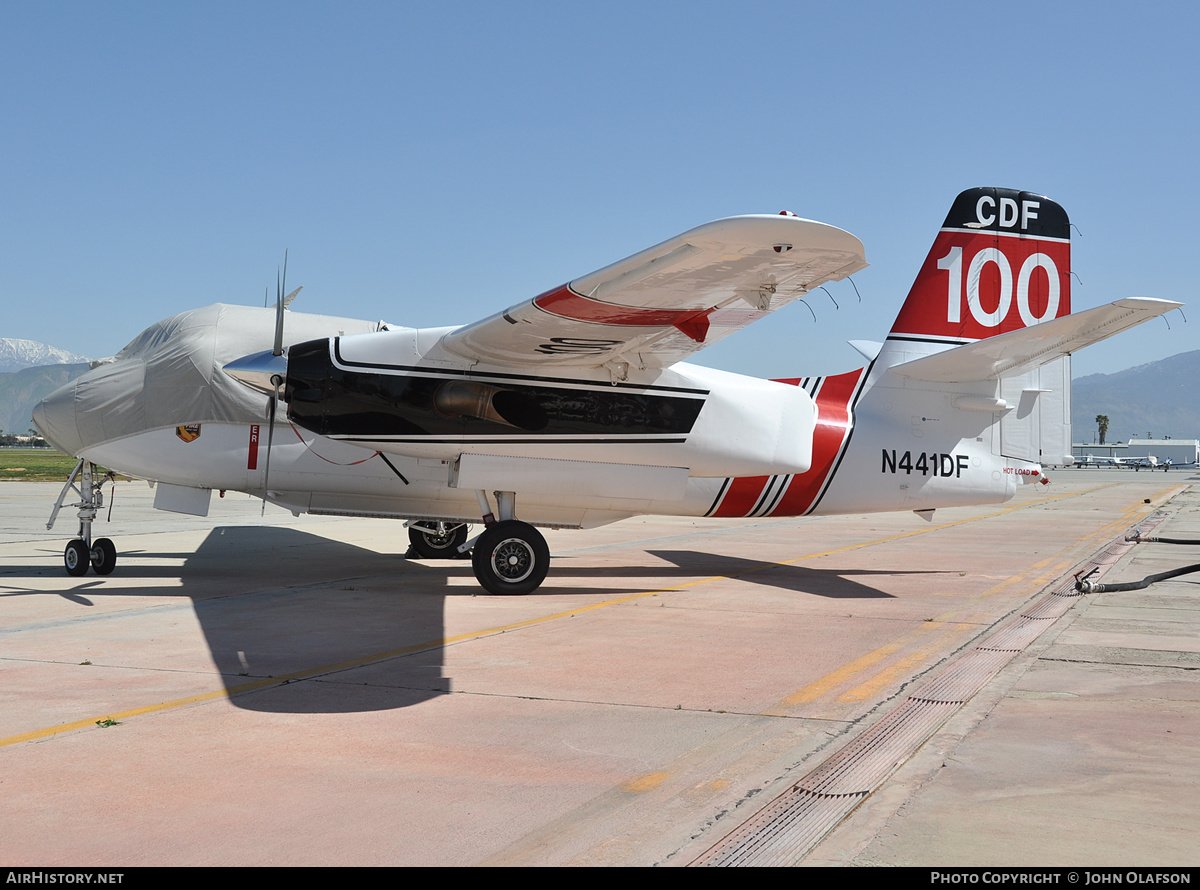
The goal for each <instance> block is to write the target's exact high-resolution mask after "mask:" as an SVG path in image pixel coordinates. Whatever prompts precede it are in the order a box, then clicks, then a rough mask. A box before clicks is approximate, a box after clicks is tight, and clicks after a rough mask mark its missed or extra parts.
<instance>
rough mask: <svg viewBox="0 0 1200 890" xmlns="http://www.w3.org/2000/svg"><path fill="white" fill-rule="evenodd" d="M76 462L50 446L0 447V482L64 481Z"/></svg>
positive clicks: (76, 460)
mask: <svg viewBox="0 0 1200 890" xmlns="http://www.w3.org/2000/svg"><path fill="white" fill-rule="evenodd" d="M78 462H79V461H78V459H77V458H74V457H71V456H70V455H69V454H63V453H62V452H61V451H55V450H54V449H52V448H0V482H3V481H5V480H9V479H11V480H15V481H17V482H60V483H61V482H66V481H67V477H68V476H70V475H71V471H72V470H73V469H75V464H76V463H78Z"/></svg>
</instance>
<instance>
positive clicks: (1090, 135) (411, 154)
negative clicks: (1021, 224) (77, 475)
mask: <svg viewBox="0 0 1200 890" xmlns="http://www.w3.org/2000/svg"><path fill="white" fill-rule="evenodd" d="M1196 9H1197V8H1196V7H1194V6H1192V5H1185V4H1159V5H1156V6H1152V7H1146V8H1138V9H1135V7H1133V6H1130V5H1128V4H1121V5H1117V4H1103V3H1080V4H1033V3H1008V4H972V3H962V2H957V3H945V4H941V3H937V4H915V5H907V4H904V5H902V4H860V3H839V4H818V5H806V4H802V3H740V4H736V5H735V4H729V3H724V4H716V3H703V2H693V3H649V4H646V3H640V4H635V3H612V2H610V3H604V4H587V5H585V4H571V3H521V2H510V3H505V4H500V3H440V4H415V3H414V4H405V3H340V4H337V5H334V4H332V3H303V2H289V3H249V4H247V3H236V4H232V3H228V4H227V3H205V4H193V5H184V4H172V3H145V4H140V3H139V4H131V3H104V4H97V3H16V2H13V3H7V4H3V5H2V6H0V77H2V82H3V84H4V89H3V90H2V91H0V112H2V117H0V120H3V130H4V135H3V138H0V170H2V171H3V172H2V174H0V237H2V238H3V244H2V245H0V312H2V315H0V336H7V337H24V338H28V339H33V340H41V341H44V342H48V343H52V344H54V345H56V346H61V347H63V348H67V349H71V350H74V351H77V352H82V353H85V354H89V355H93V356H100V355H108V354H111V353H113V352H115V351H116V350H117V349H119V348H120V347H121V346H123V345H124V344H125V343H126V342H127V341H129V340H130V339H132V338H133V336H134V335H135V334H136V333H138V332H139V331H140V330H142V329H143V328H145V327H146V326H147V325H149V324H150V323H152V322H154V321H156V320H158V319H160V318H163V317H165V316H168V315H171V314H174V313H176V312H180V311H183V310H185V309H189V308H192V307H195V306H201V305H206V304H208V303H213V302H229V303H243V304H250V305H261V304H262V298H263V291H264V288H267V287H269V288H270V289H271V292H272V294H273V293H274V286H275V272H276V267H277V265H278V264H279V262H280V261H281V258H282V255H283V251H284V249H285V248H287V249H289V251H290V264H289V276H288V279H289V284H291V285H300V284H302V285H304V286H305V290H304V293H303V294H302V295H301V298H300V301H299V302H298V303H297V304H296V307H295V308H296V309H297V310H301V311H309V312H321V313H325V314H333V315H346V316H351V317H358V318H370V319H379V318H383V319H387V320H388V321H390V322H393V323H396V324H406V325H412V326H432V325H443V324H454V323H465V322H470V321H473V320H476V319H478V318H481V317H484V316H486V315H489V314H491V313H492V312H494V311H496V310H498V309H501V308H504V307H506V306H508V305H510V304H512V303H515V302H518V301H520V300H523V299H526V298H528V297H531V296H533V295H535V294H537V293H540V292H541V291H543V290H546V289H548V288H550V287H553V286H555V285H558V284H561V283H562V282H564V281H567V280H569V279H572V278H576V277H579V276H580V275H582V274H585V273H587V272H589V271H591V270H593V269H596V268H598V267H600V266H603V265H606V264H607V263H609V262H612V261H614V260H617V259H620V258H621V257H623V256H626V255H628V254H630V253H633V252H635V251H637V250H640V249H641V248H643V247H647V246H649V245H651V244H654V243H656V242H658V241H661V240H664V239H665V238H668V237H670V236H672V235H675V234H677V233H679V232H682V231H684V230H686V229H689V228H691V227H692V226H695V225H698V224H700V223H702V222H705V221H707V220H710V219H715V218H718V217H722V216H729V215H733V214H738V213H762V212H765V213H774V212H777V211H779V210H781V209H785V208H786V209H789V210H792V211H794V212H796V213H798V214H800V215H801V216H806V217H809V218H812V219H818V220H821V221H824V222H829V223H833V224H835V225H838V226H841V227H843V228H845V229H848V230H849V231H851V232H853V233H855V234H856V235H858V236H859V237H860V238H861V239H862V240H863V242H864V243H865V245H866V249H867V258H868V260H869V261H870V262H871V263H872V266H871V268H869V269H867V270H866V271H864V272H862V273H860V274H859V275H857V276H855V281H856V283H857V285H858V289H859V291H860V292H861V294H862V301H861V303H860V302H859V301H858V299H857V298H856V297H855V295H854V292H853V290H852V289H851V288H850V287H849V286H848V285H847V284H844V283H843V284H839V285H835V286H834V287H832V288H831V290H832V291H833V294H834V296H835V297H836V299H837V302H838V303H839V304H840V308H839V309H835V308H834V305H833V303H832V302H831V301H830V300H829V299H828V298H826V297H825V296H824V295H823V294H821V295H818V296H817V297H816V298H815V299H813V300H812V301H811V303H812V306H813V309H814V310H815V312H816V315H817V320H816V322H814V321H813V318H812V316H811V315H810V314H809V312H808V311H807V310H806V309H805V308H804V307H803V306H802V305H800V304H795V305H793V306H792V307H789V308H788V309H786V310H784V311H783V312H782V313H780V314H779V315H776V316H774V317H773V320H772V321H769V322H766V323H763V324H760V325H758V326H752V327H751V328H750V329H748V330H746V331H744V332H741V333H740V334H738V335H735V336H734V337H731V338H729V339H728V340H726V341H725V342H723V343H721V344H718V345H716V346H714V347H712V348H711V349H709V350H705V351H704V352H702V353H700V355H699V357H698V360H699V361H700V362H701V363H702V364H709V365H712V366H714V367H721V368H725V369H728V370H733V371H741V372H743V373H748V374H756V375H761V376H794V375H799V374H809V373H829V372H837V371H844V370H849V369H851V368H853V367H856V366H857V364H858V361H857V358H858V357H857V354H856V353H855V352H853V350H851V349H850V348H849V347H848V346H846V345H845V342H844V341H845V340H847V339H855V338H864V339H881V338H882V337H883V335H884V334H885V333H886V331H887V328H888V327H889V326H890V323H891V320H892V318H893V317H894V316H895V314H896V312H897V310H898V309H899V306H900V303H901V301H902V300H903V297H904V295H905V293H906V292H907V290H908V287H909V285H910V284H911V282H912V279H913V276H914V275H915V274H916V271H917V269H918V267H919V266H920V263H921V261H922V260H923V259H924V256H925V254H926V252H927V251H928V249H929V246H930V244H931V242H932V239H933V236H934V234H935V232H936V229H937V227H938V225H939V224H940V223H941V221H942V219H943V217H944V216H945V213H946V211H947V209H948V208H949V206H950V202H951V200H952V199H953V197H954V196H955V195H956V194H957V193H958V192H959V191H961V190H962V189H964V188H968V187H971V186H977V185H992V186H1004V187H1012V188H1021V189H1028V190H1032V191H1037V192H1041V193H1042V194H1045V195H1048V196H1049V197H1051V198H1053V199H1055V200H1057V201H1058V202H1059V203H1060V204H1062V205H1063V206H1064V207H1065V208H1066V210H1067V212H1068V213H1069V214H1070V216H1071V219H1072V221H1073V222H1074V223H1075V224H1076V226H1077V227H1078V229H1079V231H1080V233H1081V236H1079V237H1077V238H1076V240H1075V242H1074V247H1073V263H1072V265H1073V267H1074V270H1075V272H1076V273H1077V275H1078V280H1077V282H1076V285H1075V288H1074V292H1073V304H1074V307H1075V308H1076V309H1083V308H1088V307H1090V306H1095V305H1099V304H1101V303H1105V302H1109V301H1111V300H1115V299H1119V298H1121V297H1124V296H1132V295H1144V296H1158V297H1167V298H1171V299H1178V300H1182V301H1183V302H1185V303H1187V302H1190V301H1191V299H1192V291H1193V289H1194V286H1193V274H1192V272H1191V269H1190V264H1191V263H1192V262H1193V261H1194V255H1195V249H1196V245H1197V244H1198V243H1200V223H1197V220H1196V205H1197V200H1196V199H1197V197H1198V195H1200V188H1198V185H1200V182H1198V173H1197V167H1198V161H1197V158H1198V156H1200V144H1198V142H1200V140H1198V139H1197V113H1196V112H1197V107H1200V103H1198V99H1200V95H1198V93H1200V76H1198V75H1200V63H1198V62H1197V54H1196V53H1195V51H1194V46H1193V44H1194V41H1195V38H1196V35H1197V33H1198V32H1200V29H1198V27H1197V26H1198V25H1200V12H1197V11H1196ZM1186 312H1188V310H1187V309H1185V313H1186ZM1190 317H1192V321H1191V322H1189V323H1185V322H1184V319H1183V318H1182V317H1181V316H1180V315H1179V313H1173V314H1172V315H1171V316H1170V328H1169V329H1168V327H1167V324H1166V323H1164V322H1163V321H1156V322H1152V323H1151V324H1149V325H1146V326H1144V327H1143V328H1142V329H1139V330H1138V331H1136V332H1132V333H1128V334H1125V335H1122V336H1120V337H1119V338H1116V339H1114V340H1112V341H1109V342H1108V343H1105V344H1100V345H1098V346H1095V347H1091V348H1090V349H1088V350H1085V351H1083V352H1081V353H1080V354H1078V355H1077V356H1076V359H1075V372H1076V374H1077V375H1080V374H1084V373H1091V372H1096V371H1115V370H1120V369H1123V368H1126V367H1129V366H1131V365H1136V364H1141V363H1144V362H1148V361H1153V360H1156V359H1159V358H1163V357H1166V356H1168V355H1173V354H1175V353H1178V352H1184V351H1187V350H1192V349H1198V348H1200V306H1198V307H1196V308H1195V309H1194V310H1192V312H1191V314H1190Z"/></svg>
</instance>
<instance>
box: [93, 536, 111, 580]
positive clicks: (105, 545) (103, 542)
mask: <svg viewBox="0 0 1200 890" xmlns="http://www.w3.org/2000/svg"><path fill="white" fill-rule="evenodd" d="M90 555H91V558H92V571H93V572H95V573H96V574H97V575H111V574H112V571H113V569H115V568H116V567H117V547H116V545H115V544H113V542H112V541H110V540H109V539H108V538H100V539H99V540H96V541H93V542H92V552H91V554H90Z"/></svg>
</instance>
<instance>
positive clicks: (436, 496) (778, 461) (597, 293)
mask: <svg viewBox="0 0 1200 890" xmlns="http://www.w3.org/2000/svg"><path fill="white" fill-rule="evenodd" d="M1069 228H1070V224H1069V222H1068V219H1067V215H1066V213H1065V212H1064V211H1063V209H1062V208H1061V207H1060V206H1059V205H1058V204H1056V203H1054V202H1053V201H1051V200H1049V199H1048V198H1044V197H1042V196H1040V195H1036V194H1032V193H1030V192H1021V191H1015V190H1012V189H999V188H978V189H971V190H969V191H965V192H963V193H962V194H961V195H959V196H958V197H957V198H956V199H955V201H954V204H953V206H952V207H951V208H950V213H949V214H948V215H947V217H946V221H945V223H944V224H943V225H942V228H941V230H940V231H939V232H938V234H937V237H936V238H935V239H934V242H933V248H932V249H931V250H930V252H929V255H928V256H927V257H926V259H925V263H924V264H923V265H922V267H921V270H920V272H919V273H918V274H917V279H916V282H915V283H914V284H913V287H912V290H911V291H910V292H909V294H908V297H907V299H906V300H905V301H904V304H903V305H902V306H901V308H900V313H899V315H898V316H897V318H896V322H895V324H893V325H892V329H891V331H890V332H889V333H888V335H887V337H886V339H885V340H884V341H883V342H882V343H872V342H859V341H856V342H855V343H854V344H852V345H854V346H855V348H856V349H857V350H858V351H859V352H860V353H862V354H863V356H864V358H865V364H864V366H863V367H861V368H859V369H858V370H856V371H851V372H850V373H846V374H836V375H834V376H829V377H795V378H789V379H786V380H758V379H754V378H750V377H744V376H740V375H737V374H729V373H724V372H721V371H714V370H710V369H708V368H702V367H697V366H695V365H689V364H686V363H685V360H686V359H687V358H689V357H690V356H691V355H692V354H694V353H696V352H698V351H699V350H700V349H703V348H704V347H705V346H706V345H708V344H710V343H713V342H715V341H717V340H719V339H721V338H722V337H725V336H727V335H728V334H731V333H733V332H734V331H736V330H738V329H740V328H743V327H745V326H746V325H748V324H750V323H751V322H754V321H757V320H759V319H761V318H764V317H766V316H768V315H771V314H772V313H774V312H776V311H777V310H779V309H782V308H783V307H784V306H787V305H788V304H789V303H791V302H793V301H795V300H796V299H798V298H800V297H803V296H804V295H805V294H808V293H810V292H811V291H813V290H815V289H816V288H818V287H820V286H821V285H823V284H826V283H827V282H830V281H838V280H841V279H843V278H846V277H847V276H850V275H852V274H853V273H855V272H857V271H859V270H860V269H863V268H864V267H865V266H866V261H865V258H864V254H863V246H862V243H861V242H860V241H859V240H858V239H857V238H855V237H854V236H853V235H851V234H849V233H848V232H845V231H843V230H841V229H838V228H835V227H834V226H830V225H825V224H824V223H819V222H813V221H811V220H807V219H801V218H799V217H797V216H794V215H792V214H780V215H777V216H740V217H733V218H731V219H722V220H717V221H716V222H711V223H707V224H706V225H702V226H699V227H698V228H695V229H692V230H691V231H689V232H685V233H683V234H682V235H679V236H677V237H675V238H671V239H670V240H668V241H664V242H663V243H662V244H659V245H658V246H656V247H651V248H649V249H648V250H644V251H642V252H641V253H638V254H635V255H634V256H631V257H629V258H628V259H624V260H621V261H620V262H617V263H614V264H613V265H611V266H607V267H606V268H603V269H600V270H599V271H597V272H592V273H590V274H588V275H584V276H583V277H581V278H576V279H575V280H574V281H571V282H569V283H568V284H564V285H562V286H561V287H556V288H554V289H552V290H548V291H546V292H545V293H544V294H542V295H540V296H537V297H534V298H532V299H530V300H527V301H526V302H524V303H520V304H518V305H516V306H512V307H510V308H508V309H505V310H504V311H502V312H498V313H496V314H495V315H493V316H491V317H490V318H485V319H483V320H482V321H478V322H475V323H474V324H469V325H466V326H465V327H447V328H423V329H413V328H398V327H393V326H389V325H385V324H382V323H378V324H376V323H370V322H365V321H354V320H350V319H342V318H328V317H322V316H316V315H303V314H300V313H295V312H291V311H287V312H285V311H284V308H285V305H286V302H287V301H286V300H285V298H283V296H282V289H281V290H280V296H279V299H278V300H277V303H276V309H275V310H274V311H272V310H269V309H253V308H244V307H239V306H227V305H214V306H208V307H206V308H203V309H197V310H195V311H192V312H185V313H183V314H182V315H177V316H175V317H173V318H168V319H166V320H165V321H161V322H159V323H158V324H156V325H154V326H153V327H151V328H149V329H147V330H146V331H145V332H144V333H142V334H141V335H140V336H139V337H138V338H137V339H135V340H134V341H133V342H132V343H130V344H129V345H128V346H127V347H125V349H124V350H122V351H121V352H120V353H119V354H118V355H117V356H116V357H115V358H114V359H113V360H111V361H109V362H107V363H102V364H99V365H98V366H97V367H95V368H94V369H93V370H91V371H89V372H88V373H87V374H84V375H83V376H82V377H80V378H78V379H77V380H76V381H75V382H74V383H71V384H68V385H67V386H65V387H63V388H62V389H60V390H58V391H57V392H55V393H54V394H52V395H51V396H50V397H49V398H47V399H46V400H45V401H44V402H42V403H41V404H40V405H39V406H38V407H37V408H36V409H35V411H34V422H35V423H36V425H37V427H38V429H39V430H40V431H41V432H42V434H43V435H44V436H45V437H46V439H47V440H48V441H49V442H51V443H52V444H53V445H55V446H56V447H57V448H59V449H61V450H62V451H65V452H67V453H69V454H74V455H76V456H77V457H79V458H80V463H79V465H78V466H77V468H76V472H75V473H74V474H73V475H72V478H71V480H69V481H68V483H67V485H66V486H65V487H64V489H63V497H60V499H59V504H58V506H56V508H55V514H57V512H58V509H59V507H61V506H62V504H63V499H64V498H65V497H66V496H67V494H68V492H69V491H75V492H77V493H78V494H79V496H80V501H79V503H78V504H75V505H73V506H78V507H79V517H80V534H79V537H78V538H76V539H75V540H72V541H71V542H70V543H69V544H68V545H67V548H66V553H65V563H66V567H67V570H68V571H69V572H71V573H72V574H83V573H85V572H86V571H87V570H88V567H89V565H90V566H91V567H92V568H93V569H94V570H95V571H96V572H98V573H100V574H107V573H109V572H111V571H112V570H113V567H114V566H115V563H116V548H115V546H114V545H113V544H112V542H111V541H109V540H108V539H106V538H101V539H98V540H95V541H93V540H92V535H91V525H92V520H93V519H94V518H95V516H96V513H97V510H98V509H99V506H100V499H101V498H102V492H101V488H100V486H101V485H102V484H103V481H104V480H103V479H97V478H96V477H97V474H96V473H95V472H94V465H103V466H105V467H112V468H113V469H114V470H118V471H120V472H121V473H126V474H130V475H133V476H137V477H141V478H144V479H148V480H152V481H154V482H156V483H157V488H156V494H155V506H156V507H158V508H159V509H164V510H172V511H177V512H183V513H193V514H198V515H206V514H207V511H208V506H209V499H210V496H211V492H212V490H213V489H217V490H222V491H223V490H225V489H229V490H237V491H244V492H249V493H251V494H253V495H256V496H259V497H262V498H264V499H265V500H267V501H271V502H273V503H276V504H279V505H282V506H284V507H286V508H288V509H290V510H291V511H293V512H294V513H295V514H297V515H299V514H301V513H305V512H307V513H316V514H325V515H341V516H371V517H384V518H393V519H404V520H407V521H408V534H409V538H410V541H411V545H412V547H413V548H414V549H415V550H416V551H417V553H418V554H419V555H420V556H422V557H425V558H435V557H451V556H456V555H465V554H466V553H468V552H470V554H471V558H472V562H473V567H474V571H475V575H476V577H477V578H478V579H479V583H480V584H481V585H483V587H484V588H486V589H487V590H488V591H490V592H492V593H497V594H506V593H529V592H531V591H533V590H535V589H536V588H537V587H538V586H539V585H540V584H541V583H542V581H543V579H544V578H545V577H546V572H547V569H548V568H549V562H550V554H549V551H548V548H547V546H546V542H545V539H544V538H543V537H542V535H541V533H540V532H539V531H538V530H537V527H538V526H541V527H553V528H585V527H591V526H597V525H602V524H604V523H609V522H615V521H617V520H620V519H623V518H626V517H629V516H634V515H638V514H647V513H656V514H671V515H678V516H719V517H738V516H755V517H762V516H774V517H780V516H804V515H809V514H821V513H870V512H878V511H890V510H913V511H915V512H916V513H917V514H918V515H921V516H923V517H925V518H926V519H928V518H929V517H930V515H931V514H932V511H933V510H934V509H936V508H938V507H949V506H960V505H967V504H991V503H1000V502H1003V501H1005V500H1007V499H1009V498H1011V497H1012V496H1013V494H1014V492H1015V488H1016V485H1017V484H1018V483H1019V482H1024V481H1031V480H1041V479H1044V477H1043V475H1042V473H1043V467H1044V466H1047V465H1063V464H1069V463H1071V457H1070V450H1071V449H1070V444H1071V443H1070V417H1071V405H1070V394H1071V373H1070V355H1071V353H1072V352H1074V351H1075V350H1077V349H1079V348H1081V347H1083V346H1086V345H1088V344H1090V343H1095V342H1097V341H1099V340H1103V339H1104V338H1106V337H1109V336H1112V335H1113V334H1116V333H1118V332H1120V331H1122V330H1125V329H1126V328H1129V327H1132V326H1134V325H1137V324H1140V323H1142V322H1144V321H1147V320H1149V319H1152V318H1155V317H1156V316H1159V315H1162V314H1163V313H1165V312H1168V311H1169V310H1171V309H1174V308H1176V307H1178V306H1179V305H1180V304H1178V303H1174V302H1169V301H1166V300H1155V299H1147V298H1130V299H1123V300H1118V301H1117V302H1115V303H1111V304H1109V305H1107V306H1100V307H1097V308H1095V309H1089V310H1086V311H1084V312H1080V313H1076V314H1074V315H1072V314H1071V309H1070V307H1071V288H1070V275H1071V266H1070V232H1069ZM797 370H800V369H797ZM51 521H52V522H53V517H52V519H51ZM472 523H473V524H476V525H479V524H482V526H483V530H482V532H481V533H480V534H478V535H477V536H475V537H471V536H470V531H469V526H470V524H472Z"/></svg>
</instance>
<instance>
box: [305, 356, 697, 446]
mask: <svg viewBox="0 0 1200 890" xmlns="http://www.w3.org/2000/svg"><path fill="white" fill-rule="evenodd" d="M333 346H334V349H333V351H334V353H336V352H337V341H336V340H335V341H334V344H333ZM411 370H412V371H413V373H405V372H404V370H403V366H373V365H368V364H365V363H357V364H351V363H346V362H341V363H339V362H335V361H334V357H333V356H331V355H330V348H329V341H328V340H317V341H310V342H308V343H302V344H298V345H297V346H293V347H292V348H291V349H290V350H289V352H288V373H287V387H286V399H287V402H288V418H289V419H291V420H292V421H294V422H295V423H298V424H299V425H301V426H303V427H305V428H306V429H309V430H312V431H313V432H315V433H318V434H319V435H323V436H336V437H339V438H345V437H353V439H354V440H355V441H397V442H400V441H407V442H460V441H461V442H466V441H472V442H474V441H484V442H504V443H513V442H517V443H520V442H545V441H555V440H559V439H563V440H571V441H592V442H602V441H611V442H618V441H620V442H638V441H643V440H646V441H653V442H657V441H663V440H664V437H671V439H672V441H676V442H681V441H684V440H685V439H686V436H687V434H688V433H690V432H691V431H692V427H693V426H694V425H695V423H696V418H697V417H698V416H699V414H700V411H701V409H702V408H703V407H704V403H705V399H704V396H705V395H707V393H706V391H703V390H686V389H683V388H680V387H642V386H638V387H634V386H611V385H608V384H595V383H593V384H588V383H584V382H581V381H567V380H552V381H547V380H545V379H543V378H538V377H527V376H523V375H518V374H508V375H490V374H489V375H482V374H480V375H473V374H470V373H468V372H460V371H453V372H447V373H443V372H442V371H441V370H440V369H438V370H436V371H431V370H430V369H428V368H413V369H411ZM564 383H570V384H573V385H571V386H564V385H556V384H564ZM614 436H615V437H621V438H613V437H614Z"/></svg>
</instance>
